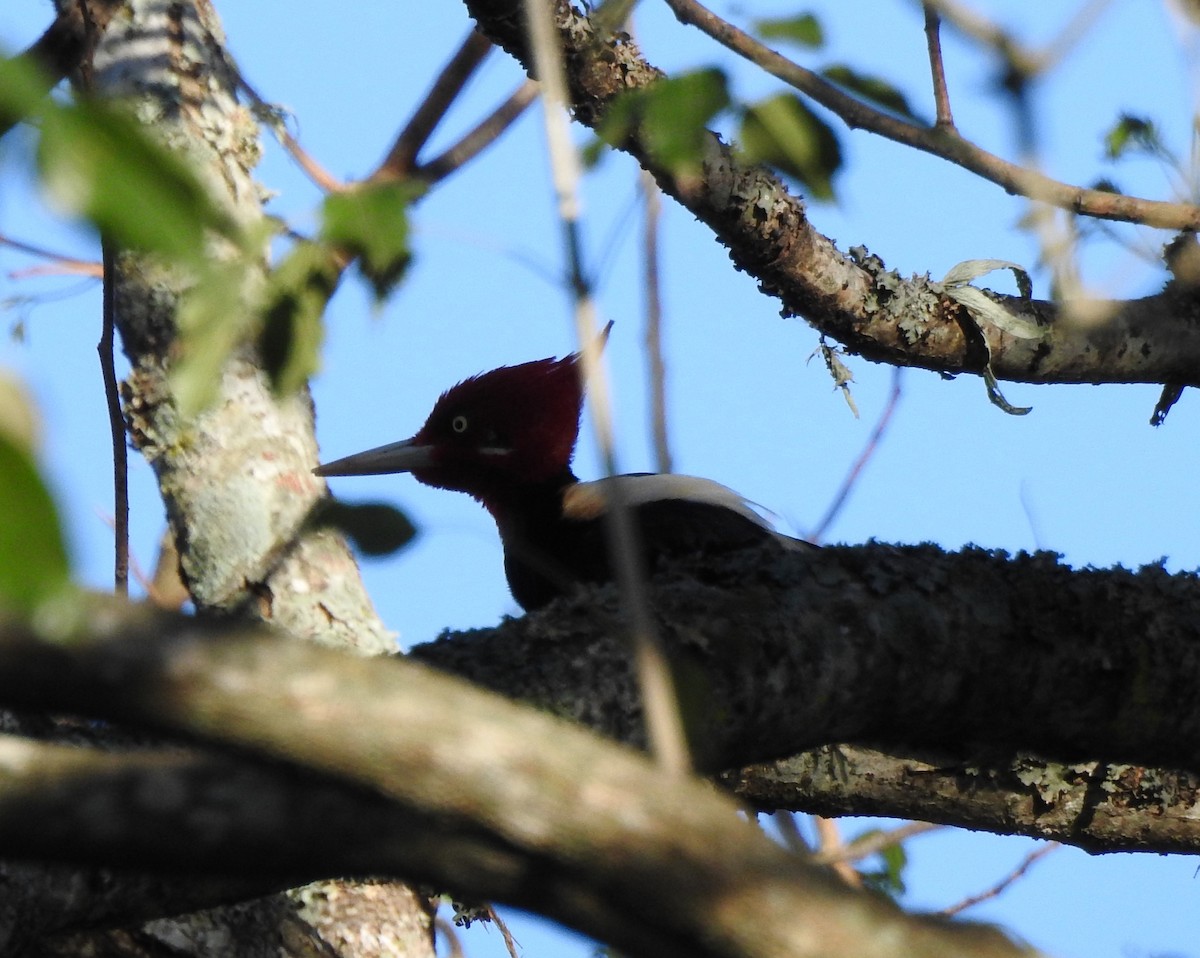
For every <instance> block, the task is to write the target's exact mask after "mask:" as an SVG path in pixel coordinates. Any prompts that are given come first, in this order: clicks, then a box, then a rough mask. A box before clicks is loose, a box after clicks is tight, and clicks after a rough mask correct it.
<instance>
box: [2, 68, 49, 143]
mask: <svg viewBox="0 0 1200 958" xmlns="http://www.w3.org/2000/svg"><path fill="white" fill-rule="evenodd" d="M52 85H53V84H52V83H51V82H50V80H49V78H48V77H47V76H45V74H43V73H42V71H41V70H40V69H39V68H38V67H37V66H36V65H35V64H34V63H33V62H32V61H30V60H29V59H28V58H26V57H12V58H8V57H4V58H0V134H2V133H7V132H8V131H9V130H10V129H11V128H12V127H13V126H15V125H16V124H17V123H19V122H20V121H21V120H23V119H24V118H25V117H27V116H29V115H30V114H33V113H36V112H37V110H38V108H39V106H40V104H41V102H42V100H43V99H44V98H45V96H46V94H47V93H48V92H49V91H50V88H51V86H52Z"/></svg>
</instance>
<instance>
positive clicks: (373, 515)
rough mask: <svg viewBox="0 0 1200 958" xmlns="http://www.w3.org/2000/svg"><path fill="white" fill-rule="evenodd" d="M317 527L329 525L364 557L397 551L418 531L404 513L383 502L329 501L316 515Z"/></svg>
mask: <svg viewBox="0 0 1200 958" xmlns="http://www.w3.org/2000/svg"><path fill="white" fill-rule="evenodd" d="M317 522H318V524H320V525H322V526H331V527H333V528H335V529H338V530H339V531H341V532H342V533H344V534H345V535H346V536H347V537H349V538H350V539H351V540H353V542H354V544H355V545H356V546H357V547H358V551H359V552H361V553H363V554H364V555H369V556H382V555H389V554H391V553H393V552H397V551H398V550H400V549H401V548H403V547H404V546H406V545H408V543H410V542H411V541H412V540H413V539H414V538H415V537H416V535H417V528H416V526H414V525H413V524H412V522H411V520H410V519H409V518H408V516H406V515H405V514H404V513H403V512H401V511H400V510H399V509H397V508H396V507H395V506H390V505H388V504H386V503H383V502H356V503H350V502H342V501H341V500H340V499H328V500H326V501H325V503H324V504H323V506H322V507H321V510H320V513H319V515H318V516H317Z"/></svg>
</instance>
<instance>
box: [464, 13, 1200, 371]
mask: <svg viewBox="0 0 1200 958" xmlns="http://www.w3.org/2000/svg"><path fill="white" fill-rule="evenodd" d="M467 7H468V9H469V11H470V12H471V15H472V16H473V17H475V19H476V21H477V23H478V24H479V27H480V29H481V30H482V31H483V32H484V33H486V34H487V35H488V36H490V37H492V39H493V40H495V41H496V42H497V43H498V44H500V45H501V46H503V47H504V48H505V49H506V50H508V51H509V52H510V53H511V54H513V55H514V56H516V57H517V58H518V59H519V60H521V62H522V63H523V64H524V65H525V67H526V69H529V68H530V66H531V60H530V58H529V52H528V49H527V45H526V41H525V37H524V32H523V28H522V19H521V16H520V3H519V2H516V0H468V2H467ZM554 8H555V15H556V23H557V26H558V29H559V33H560V37H561V42H562V45H563V50H564V57H565V60H566V66H567V71H568V78H569V80H570V83H571V92H572V96H573V99H574V115H575V118H576V119H577V120H578V121H579V122H581V123H584V124H586V125H588V126H593V127H595V126H597V125H598V124H599V122H600V120H601V119H602V118H603V116H604V115H605V111H606V110H607V109H608V108H609V106H610V105H611V104H612V102H613V101H614V99H615V98H617V97H618V96H619V95H621V94H622V93H623V92H625V91H627V90H630V89H639V88H643V87H646V86H648V85H649V84H652V83H653V82H655V81H656V80H657V79H659V78H660V77H661V76H662V73H661V72H660V71H659V70H657V69H655V68H654V67H653V66H652V65H651V64H649V63H648V62H647V61H646V60H645V58H644V57H643V56H642V54H641V52H640V50H639V49H638V47H637V45H636V44H635V43H633V42H632V41H631V40H630V38H629V37H628V36H627V35H626V34H623V33H619V32H618V33H611V32H605V31H603V30H600V29H598V28H597V27H596V25H595V24H594V23H593V21H591V20H590V19H589V18H588V17H587V16H585V15H584V14H583V13H581V12H580V11H579V10H578V9H576V8H575V7H573V6H572V5H571V4H569V3H567V2H565V0H557V2H555V4H554ZM652 142H653V139H652V138H651V137H646V136H643V135H641V132H640V131H639V130H637V129H634V130H633V131H632V132H631V133H630V135H629V136H627V137H626V138H625V139H624V140H623V141H622V142H621V143H620V148H621V149H623V150H625V151H626V152H628V153H630V154H631V155H632V156H633V157H635V158H636V159H637V161H638V163H640V164H641V165H642V166H643V167H644V168H645V169H647V170H649V171H650V172H651V173H652V174H653V175H654V177H655V179H656V180H657V181H658V183H659V185H660V186H661V187H662V188H663V190H664V191H665V192H666V193H668V194H669V195H671V196H673V197H674V198H675V199H676V200H678V201H679V202H680V203H681V204H682V205H683V206H684V207H686V208H687V209H688V210H689V211H690V212H691V213H693V214H694V215H695V216H696V217H697V218H698V219H699V220H701V221H702V222H703V223H705V224H706V225H707V226H708V227H709V228H710V229H711V230H712V231H713V233H714V235H715V237H716V238H717V239H718V240H719V241H720V242H721V243H723V244H724V245H725V246H727V247H728V248H729V253H730V257H731V258H732V260H733V262H734V264H735V265H736V266H737V267H738V268H739V269H742V270H744V271H746V272H747V273H749V274H750V275H752V276H754V277H755V278H756V279H757V280H758V281H759V284H760V288H761V289H762V290H763V292H765V293H768V294H769V295H773V296H776V297H778V298H779V300H780V302H781V304H782V306H783V312H784V313H785V314H791V315H799V316H803V317H804V318H805V319H807V320H808V321H809V322H810V323H811V324H812V325H813V326H815V327H816V328H817V329H818V330H820V331H821V332H822V333H825V334H827V335H829V336H831V337H833V338H835V339H837V340H838V341H840V342H842V343H844V344H845V345H846V346H847V347H849V348H850V349H851V350H853V351H855V352H857V353H859V354H861V355H863V356H866V357H867V358H869V359H873V360H877V361H880V362H888V363H893V364H896V365H909V366H919V367H923V368H926V369H933V370H937V371H939V372H943V373H961V372H974V373H981V372H982V371H983V370H984V368H985V367H986V366H987V365H988V363H989V361H990V366H991V371H992V373H994V374H995V376H997V377H998V378H1000V379H1008V380H1015V381H1023V382H1034V383H1083V382H1086V383H1109V382H1153V383H1176V384H1184V385H1198V384H1200V373H1198V372H1197V370H1200V297H1198V296H1197V288H1196V286H1195V285H1189V284H1186V283H1179V284H1171V285H1169V286H1168V287H1167V288H1166V289H1165V290H1164V292H1163V293H1161V294H1159V295H1156V296H1151V297H1147V298H1145V299H1140V300H1132V301H1116V302H1094V303H1085V304H1060V303H1056V302H1053V301H1046V300H1025V299H1022V298H1020V297H1015V296H997V297H996V300H997V302H1000V303H1002V304H1003V305H1004V306H1005V307H1006V308H1007V309H1008V310H1009V311H1010V312H1011V313H1012V314H1013V316H1014V321H1013V322H1011V323H1006V324H1005V325H1006V326H1007V327H1008V328H1007V329H1005V328H1002V327H1001V326H999V325H996V324H995V323H991V322H987V321H981V320H980V319H979V318H978V317H975V316H972V315H971V314H970V313H969V312H968V311H967V310H966V309H965V308H964V307H962V306H960V305H959V304H958V303H957V302H955V301H954V300H953V299H951V298H950V297H948V296H946V295H945V294H944V292H943V291H942V290H941V288H940V287H939V286H938V285H937V284H936V283H934V282H932V281H931V280H930V279H929V278H928V277H920V276H916V277H911V278H907V279H905V278H902V277H901V276H899V274H897V273H895V272H894V271H889V270H887V269H886V268H885V266H884V264H883V263H882V261H881V260H879V258H878V257H875V256H871V255H870V254H869V253H867V251H866V250H865V248H863V247H861V246H860V247H857V248H852V249H851V250H849V251H843V250H840V249H839V248H838V247H837V246H836V244H835V243H834V242H833V241H832V240H830V239H829V238H828V237H826V236H824V235H822V234H821V233H820V232H818V231H817V229H816V228H815V227H814V226H813V224H812V223H811V222H810V221H809V219H808V215H807V212H806V210H805V206H804V203H803V201H802V200H800V199H799V198H797V197H796V196H794V195H792V194H791V193H790V192H789V191H788V189H787V187H786V186H785V185H784V184H783V182H782V181H781V180H780V179H779V177H778V176H776V175H774V174H773V173H771V172H770V171H768V170H766V169H763V168H761V167H757V166H751V165H748V164H747V163H745V162H743V161H742V160H740V159H739V158H738V156H737V153H736V151H735V149H734V148H732V147H731V146H729V145H727V144H724V143H722V142H720V141H719V140H718V138H717V137H715V136H711V137H710V138H709V139H708V141H707V146H706V153H705V156H704V160H703V163H702V166H701V167H700V169H699V171H696V170H688V171H687V172H686V173H680V172H679V171H677V170H673V169H672V168H671V167H670V166H669V165H668V164H665V163H663V162H662V161H661V160H660V158H659V157H657V156H656V155H655V152H654V150H653V148H652V146H651V144H652ZM868 241H869V238H868ZM972 252H973V251H967V252H966V253H965V255H964V259H966V258H968V257H969V256H970V255H971V253H972ZM1013 329H1019V330H1020V329H1023V330H1025V332H1024V333H1023V334H1021V335H1014V334H1013V332H1012V330H1013Z"/></svg>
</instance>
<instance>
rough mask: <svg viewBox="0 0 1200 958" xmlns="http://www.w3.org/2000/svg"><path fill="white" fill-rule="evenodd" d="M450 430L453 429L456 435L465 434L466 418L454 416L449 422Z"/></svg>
mask: <svg viewBox="0 0 1200 958" xmlns="http://www.w3.org/2000/svg"><path fill="white" fill-rule="evenodd" d="M450 428H451V429H453V430H454V431H455V432H457V433H464V432H466V431H467V417H466V416H455V417H454V418H453V419H451V420H450Z"/></svg>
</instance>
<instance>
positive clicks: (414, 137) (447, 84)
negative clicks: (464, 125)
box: [368, 30, 492, 181]
mask: <svg viewBox="0 0 1200 958" xmlns="http://www.w3.org/2000/svg"><path fill="white" fill-rule="evenodd" d="M491 51H492V41H491V40H489V39H488V38H487V37H485V36H484V35H483V34H482V33H480V32H479V31H478V30H472V31H471V32H470V33H469V34H468V35H467V38H466V39H465V40H464V41H463V43H462V46H461V47H459V49H458V51H457V52H456V53H455V54H454V56H453V57H451V58H450V61H449V62H448V63H447V64H446V65H445V66H444V67H443V68H442V71H441V73H439V74H438V76H437V79H436V80H434V82H433V86H432V87H431V88H430V90H429V92H428V93H427V94H425V99H424V100H422V101H421V105H420V106H418V107H417V109H416V112H414V113H413V115H412V118H411V119H410V120H409V121H408V123H407V124H406V125H405V127H404V129H403V130H401V131H400V135H399V136H398V137H396V141H395V142H394V143H393V144H392V148H391V149H390V150H389V151H388V154H387V156H386V157H385V158H384V160H383V162H382V163H381V164H380V165H379V168H378V169H376V170H375V172H374V173H372V174H371V175H370V176H369V177H368V181H378V180H393V179H403V178H405V177H407V176H410V175H412V173H413V172H414V170H415V169H416V166H417V154H419V153H420V152H421V148H422V147H423V146H424V145H425V144H426V142H427V141H428V140H429V137H430V136H431V135H432V134H433V131H434V130H435V129H437V126H438V124H439V123H441V122H442V120H443V119H444V118H445V116H446V113H447V112H448V111H449V109H450V107H451V106H452V105H453V103H454V101H455V100H456V99H458V96H459V94H460V93H462V91H463V88H464V87H465V86H466V85H467V81H468V80H469V79H470V78H471V77H472V76H473V75H474V73H475V71H476V70H477V69H478V68H479V65H480V64H481V63H483V61H484V59H486V57H487V55H488V54H489V53H491Z"/></svg>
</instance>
